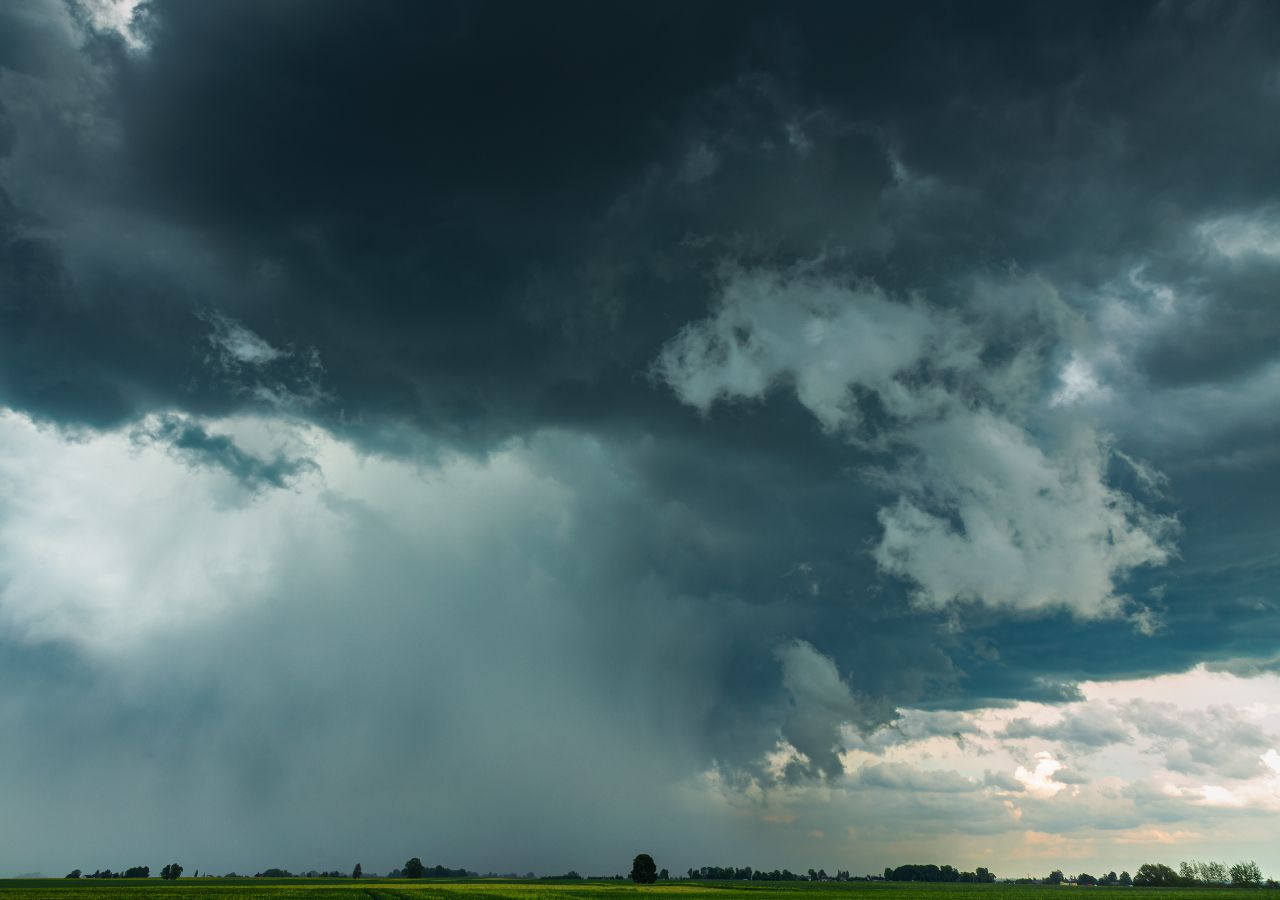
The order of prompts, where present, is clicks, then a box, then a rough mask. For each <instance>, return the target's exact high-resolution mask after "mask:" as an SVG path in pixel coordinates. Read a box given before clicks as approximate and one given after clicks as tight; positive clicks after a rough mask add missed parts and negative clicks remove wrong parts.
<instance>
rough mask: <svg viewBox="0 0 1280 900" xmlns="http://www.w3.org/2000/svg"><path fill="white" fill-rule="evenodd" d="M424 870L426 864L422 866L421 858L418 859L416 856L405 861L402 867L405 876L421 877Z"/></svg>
mask: <svg viewBox="0 0 1280 900" xmlns="http://www.w3.org/2000/svg"><path fill="white" fill-rule="evenodd" d="M425 871H426V866H424V865H423V864H422V860H420V859H418V857H416V856H415V857H414V858H413V859H411V860H409V861H408V862H407V863H405V864H404V869H403V870H402V872H403V874H404V877H405V878H421V877H422V876H423V873H424V872H425Z"/></svg>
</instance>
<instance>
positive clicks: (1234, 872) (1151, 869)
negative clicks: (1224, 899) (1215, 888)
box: [1133, 859, 1262, 887]
mask: <svg viewBox="0 0 1280 900" xmlns="http://www.w3.org/2000/svg"><path fill="white" fill-rule="evenodd" d="M1133 883H1134V884H1136V885H1142V886H1146V887H1193V886H1197V885H1226V884H1230V885H1232V886H1233V887H1260V886H1261V885H1262V870H1261V869H1260V868H1258V864H1257V863H1256V862H1254V861H1253V860H1248V861H1246V862H1238V863H1236V864H1235V865H1233V866H1228V865H1227V864H1226V863H1220V862H1198V861H1196V860H1194V859H1193V860H1188V861H1185V862H1183V863H1181V864H1179V866H1178V871H1176V872H1175V871H1174V870H1173V869H1171V868H1169V867H1168V866H1166V865H1162V864H1160V863H1143V864H1142V865H1141V866H1139V867H1138V873H1137V874H1136V875H1134V876H1133Z"/></svg>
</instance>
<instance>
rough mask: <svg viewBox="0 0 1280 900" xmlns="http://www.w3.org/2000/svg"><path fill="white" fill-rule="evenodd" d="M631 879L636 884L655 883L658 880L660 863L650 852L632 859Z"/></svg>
mask: <svg viewBox="0 0 1280 900" xmlns="http://www.w3.org/2000/svg"><path fill="white" fill-rule="evenodd" d="M631 880H632V881H634V882H635V883H636V884H653V883H654V882H655V881H657V880H658V865H657V863H655V862H654V861H653V857H652V856H650V855H649V854H648V853H641V854H640V855H639V856H637V857H636V858H635V859H634V860H632V861H631Z"/></svg>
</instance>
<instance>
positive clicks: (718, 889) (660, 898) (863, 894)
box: [0, 878, 1276, 900]
mask: <svg viewBox="0 0 1280 900" xmlns="http://www.w3.org/2000/svg"><path fill="white" fill-rule="evenodd" d="M1077 892H1087V893H1089V894H1090V895H1091V898H1092V900H1111V897H1110V895H1111V894H1113V893H1123V895H1124V897H1125V898H1128V900H1164V898H1176V900H1207V898H1213V900H1228V898H1234V897H1237V896H1240V893H1241V892H1238V891H1230V892H1226V891H1224V889H1221V888H1092V887H1074V886H1070V885H1061V886H1053V885H1015V884H926V883H921V882H908V883H904V882H848V883H817V884H815V883H809V882H738V881H734V882H716V881H710V882H699V881H680V882H663V883H659V884H655V885H647V886H644V887H639V886H636V885H633V884H630V883H628V882H615V881H599V882H596V881H588V882H529V881H502V880H487V879H469V880H465V881H437V880H423V881H406V880H400V879H397V880H381V879H367V880H362V881H351V880H349V879H315V878H286V879H257V878H243V879H221V878H209V879H204V878H201V879H194V878H187V879H180V880H178V881H176V882H172V881H161V880H159V879H154V878H152V879H145V880H144V879H111V880H104V881H96V880H80V881H68V880H65V879H30V880H8V881H4V880H0V900H63V898H65V900H72V898H95V897H98V898H101V900H133V898H157V900H160V898H170V900H197V898H200V900H203V898H210V900H237V898H250V897H264V898H274V900H329V898H332V900H343V898H352V900H355V898H371V900H380V898H387V900H392V898H406V900H415V898H422V900H641V898H643V897H650V898H654V900H806V898H803V897H800V896H798V895H803V894H808V895H811V896H812V897H813V898H814V900H947V898H952V897H957V898H959V900H1049V898H1063V895H1064V893H1065V894H1068V895H1069V896H1073V897H1074V896H1075V895H1076V893H1077ZM1244 893H1245V896H1253V897H1259V898H1274V897H1276V893H1275V892H1272V891H1264V892H1255V891H1248V892H1244ZM978 895H981V896H978Z"/></svg>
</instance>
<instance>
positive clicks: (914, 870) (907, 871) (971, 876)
mask: <svg viewBox="0 0 1280 900" xmlns="http://www.w3.org/2000/svg"><path fill="white" fill-rule="evenodd" d="M884 880H885V881H933V882H963V883H970V884H990V883H992V882H993V881H995V880H996V876H995V873H994V872H992V871H991V870H989V869H987V868H984V867H983V866H978V867H977V868H976V869H974V870H973V871H972V872H961V871H960V870H959V869H957V868H955V867H954V866H936V865H934V864H933V863H927V864H925V865H919V864H913V865H906V866H898V867H897V868H896V869H889V868H886V869H885V870H884Z"/></svg>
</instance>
